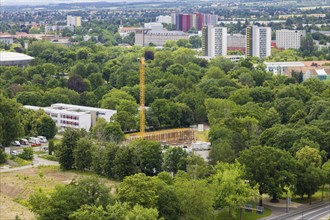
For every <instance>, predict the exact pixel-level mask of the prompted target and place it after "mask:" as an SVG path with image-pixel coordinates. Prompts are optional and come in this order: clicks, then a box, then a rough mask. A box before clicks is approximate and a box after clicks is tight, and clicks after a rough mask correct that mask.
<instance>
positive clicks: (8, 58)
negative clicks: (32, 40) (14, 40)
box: [0, 51, 34, 63]
mask: <svg viewBox="0 0 330 220" xmlns="http://www.w3.org/2000/svg"><path fill="white" fill-rule="evenodd" d="M33 59H34V58H33V57H31V56H28V55H26V54H23V53H14V52H5V51H0V62H1V63H2V62H13V61H16V62H19V61H32V60H33Z"/></svg>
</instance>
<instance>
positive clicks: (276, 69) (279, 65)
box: [264, 62, 305, 75]
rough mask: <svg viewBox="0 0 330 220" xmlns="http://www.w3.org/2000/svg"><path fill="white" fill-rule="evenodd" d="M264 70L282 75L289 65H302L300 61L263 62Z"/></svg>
mask: <svg viewBox="0 0 330 220" xmlns="http://www.w3.org/2000/svg"><path fill="white" fill-rule="evenodd" d="M264 64H265V65H266V71H269V72H272V73H273V74H274V75H283V73H284V71H285V70H286V69H287V68H290V67H304V66H305V64H303V63H302V62H264Z"/></svg>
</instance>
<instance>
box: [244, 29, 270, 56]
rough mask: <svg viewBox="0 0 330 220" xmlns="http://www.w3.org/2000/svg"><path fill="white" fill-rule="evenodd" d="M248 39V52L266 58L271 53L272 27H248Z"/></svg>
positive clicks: (249, 54)
mask: <svg viewBox="0 0 330 220" xmlns="http://www.w3.org/2000/svg"><path fill="white" fill-rule="evenodd" d="M248 29H249V31H247V35H246V41H247V47H246V50H247V52H246V54H247V55H248V56H254V57H258V58H265V57H268V56H270V55H271V43H272V42H271V41H272V30H271V28H270V27H258V26H255V25H253V26H250V27H248Z"/></svg>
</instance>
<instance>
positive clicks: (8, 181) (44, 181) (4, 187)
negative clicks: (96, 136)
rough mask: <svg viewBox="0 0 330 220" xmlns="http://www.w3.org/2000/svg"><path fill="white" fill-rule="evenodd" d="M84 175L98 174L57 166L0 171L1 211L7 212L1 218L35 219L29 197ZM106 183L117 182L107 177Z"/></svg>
mask: <svg viewBox="0 0 330 220" xmlns="http://www.w3.org/2000/svg"><path fill="white" fill-rule="evenodd" d="M84 176H96V175H95V174H92V173H88V172H72V171H66V172H63V171H61V170H60V169H59V167H57V166H47V167H38V168H29V169H24V170H19V171H13V172H8V173H0V201H1V206H0V213H1V214H2V213H6V214H5V216H1V219H6V220H7V219H15V216H16V215H18V216H19V217H21V218H22V219H24V220H25V219H35V216H34V215H33V213H31V212H30V211H29V210H28V205H29V203H28V199H29V197H30V196H31V195H32V194H33V193H34V192H35V191H36V190H39V189H41V190H42V191H44V192H51V191H52V190H54V188H55V186H56V185H58V184H68V183H70V182H71V181H72V179H79V178H81V177H84ZM101 179H102V180H103V181H105V183H106V185H108V186H109V187H111V188H112V189H115V188H116V185H117V182H115V181H111V180H108V179H105V178H101Z"/></svg>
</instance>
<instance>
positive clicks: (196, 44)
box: [189, 35, 202, 48]
mask: <svg viewBox="0 0 330 220" xmlns="http://www.w3.org/2000/svg"><path fill="white" fill-rule="evenodd" d="M189 42H190V44H191V45H192V48H200V47H201V46H202V40H201V38H200V37H199V36H197V35H193V36H191V37H189Z"/></svg>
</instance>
